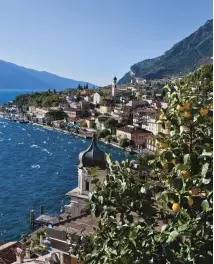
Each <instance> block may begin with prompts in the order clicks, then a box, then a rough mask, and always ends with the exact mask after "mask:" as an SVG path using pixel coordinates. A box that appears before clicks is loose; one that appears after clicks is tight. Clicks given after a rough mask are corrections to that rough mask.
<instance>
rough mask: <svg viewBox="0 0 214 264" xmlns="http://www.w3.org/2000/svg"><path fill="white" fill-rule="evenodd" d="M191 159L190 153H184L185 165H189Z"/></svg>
mask: <svg viewBox="0 0 214 264" xmlns="http://www.w3.org/2000/svg"><path fill="white" fill-rule="evenodd" d="M189 160H190V155H189V154H186V155H184V165H187V163H188V161H189Z"/></svg>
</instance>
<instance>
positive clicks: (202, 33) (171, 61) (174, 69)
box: [119, 19, 213, 84]
mask: <svg viewBox="0 0 214 264" xmlns="http://www.w3.org/2000/svg"><path fill="white" fill-rule="evenodd" d="M212 56H213V20H212V19H211V20H208V21H207V22H206V23H205V24H204V25H203V26H201V27H200V28H199V29H198V30H196V31H195V32H194V33H192V34H191V35H190V36H188V37H187V38H185V39H183V40H182V41H180V42H178V43H177V44H175V45H174V46H173V47H172V48H171V49H170V50H168V51H166V52H165V53H164V54H163V55H162V56H159V57H156V58H153V59H147V60H143V61H141V62H138V63H136V64H134V65H132V66H131V71H132V72H134V73H135V76H136V77H140V78H146V79H157V78H163V77H168V76H173V75H179V74H187V73H189V72H192V71H195V70H196V69H197V68H198V67H199V66H200V65H202V64H205V63H212V60H211V57H212ZM130 80H131V77H130V72H128V73H126V74H125V75H124V76H123V77H122V78H121V79H120V80H119V84H123V83H127V82H129V81H130Z"/></svg>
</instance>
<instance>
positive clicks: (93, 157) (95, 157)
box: [79, 137, 106, 169]
mask: <svg viewBox="0 0 214 264" xmlns="http://www.w3.org/2000/svg"><path fill="white" fill-rule="evenodd" d="M79 161H80V164H79V167H99V168H101V169H105V168H106V155H105V152H103V151H102V150H101V149H99V147H98V146H97V143H96V139H95V137H93V139H92V142H91V145H90V146H89V148H88V149H86V150H85V151H82V152H80V154H79Z"/></svg>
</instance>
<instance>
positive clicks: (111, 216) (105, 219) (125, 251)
mask: <svg viewBox="0 0 214 264" xmlns="http://www.w3.org/2000/svg"><path fill="white" fill-rule="evenodd" d="M166 89H167V97H168V102H169V107H168V109H165V110H163V115H165V117H166V119H167V120H169V121H170V122H171V132H170V137H169V136H166V135H164V134H162V133H160V134H159V137H158V142H157V143H158V146H159V148H158V150H157V153H156V154H155V157H151V159H150V158H149V162H148V165H149V166H148V170H147V173H148V177H147V180H146V181H145V178H144V177H141V175H139V173H137V172H138V170H137V171H136V170H135V169H133V168H132V166H131V164H130V162H129V161H125V162H123V163H119V162H116V163H112V162H111V160H110V159H108V166H109V172H108V175H107V177H106V180H105V181H104V183H103V184H101V183H100V182H99V181H96V182H95V184H96V190H95V191H94V192H93V193H92V195H91V202H92V207H93V210H92V211H93V213H94V214H95V216H96V217H100V221H99V225H98V227H97V228H96V232H95V235H94V236H93V237H92V236H91V237H86V238H85V239H83V241H82V242H81V243H80V244H75V243H74V244H73V247H72V248H73V250H74V251H75V252H76V254H77V255H78V257H79V258H80V259H81V260H83V261H84V263H91V264H95V263H96V264H101V263H108V264H110V263H114V264H120V263H121V264H129V263H130V264H131V263H136V264H137V263H157V264H162V263H185V264H201V263H202V264H203V263H212V241H213V218H212V216H213V212H212V207H213V186H212V185H213V171H212V167H213V160H212V158H213V154H212V148H213V130H212V120H213V117H212V89H211V87H210V85H209V84H207V83H201V85H200V86H199V87H198V93H197V94H195V92H194V91H193V90H192V89H191V87H190V86H188V85H187V84H184V85H182V86H181V85H180V86H179V87H178V90H177V91H176V90H175V89H174V86H170V85H169V86H167V87H166ZM178 105H179V106H180V107H178ZM186 112H188V114H186ZM144 158H145V157H143V161H142V162H141V163H142V164H143V163H144V161H145V160H144ZM138 162H139V163H140V161H138Z"/></svg>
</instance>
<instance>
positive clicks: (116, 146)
mask: <svg viewBox="0 0 214 264" xmlns="http://www.w3.org/2000/svg"><path fill="white" fill-rule="evenodd" d="M0 119H3V120H8V121H11V122H14V121H13V120H10V119H9V118H4V117H2V118H0ZM14 123H15V122H14ZM17 123H18V122H17ZM26 124H29V125H32V126H38V127H41V128H44V129H47V130H51V131H57V132H59V133H63V134H66V135H73V136H77V137H79V138H84V139H91V138H92V135H91V136H90V135H83V134H77V133H74V132H72V131H67V130H64V129H61V128H54V127H51V126H47V125H43V124H38V123H33V122H31V121H30V122H29V123H26ZM97 141H98V142H100V143H103V144H105V145H107V146H111V147H114V148H117V149H119V150H121V151H123V152H125V153H127V154H130V155H137V154H140V153H137V152H135V153H130V150H128V149H124V148H122V147H120V146H119V145H117V144H114V143H112V142H111V143H108V142H106V141H105V140H104V139H97ZM145 151H147V150H145Z"/></svg>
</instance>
